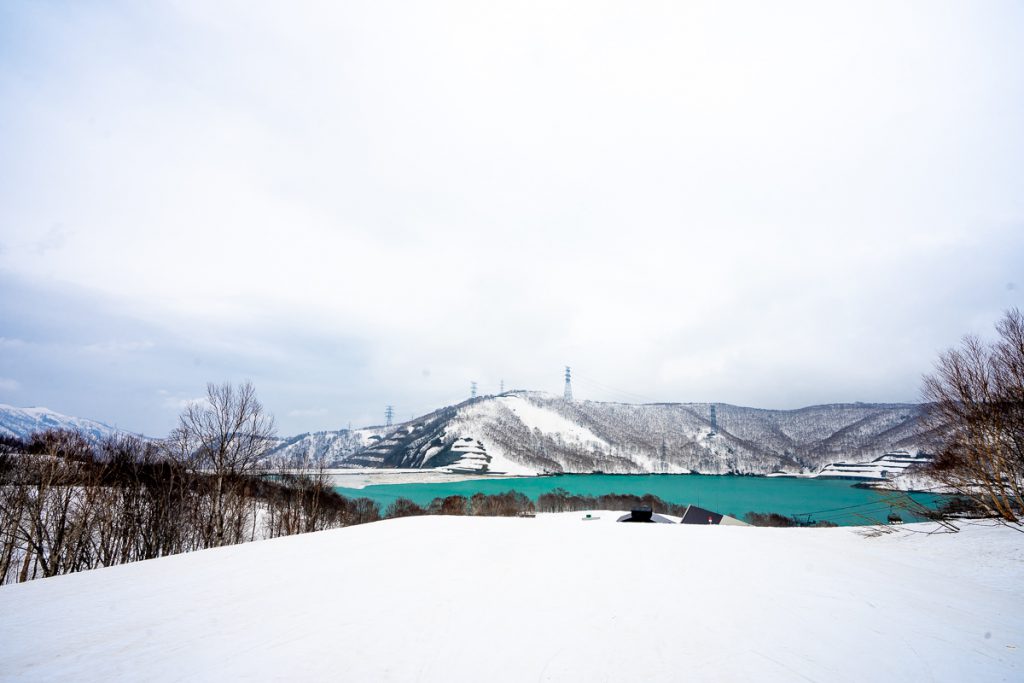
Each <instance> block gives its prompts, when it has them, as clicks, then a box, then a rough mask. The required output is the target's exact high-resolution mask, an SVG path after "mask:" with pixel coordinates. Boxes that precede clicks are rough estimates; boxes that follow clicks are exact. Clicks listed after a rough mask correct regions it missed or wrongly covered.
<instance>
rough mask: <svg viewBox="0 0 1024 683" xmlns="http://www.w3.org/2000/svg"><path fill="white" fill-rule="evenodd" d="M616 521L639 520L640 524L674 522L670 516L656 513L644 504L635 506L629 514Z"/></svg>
mask: <svg viewBox="0 0 1024 683" xmlns="http://www.w3.org/2000/svg"><path fill="white" fill-rule="evenodd" d="M615 521H616V522H634V523H636V522H638V523H640V524H651V523H652V522H653V523H655V524H672V520H671V519H669V518H668V517H664V516H662V515H658V514H655V513H654V511H653V510H651V508H650V507H648V506H647V505H642V506H640V507H638V508H634V509H633V510H631V511H630V512H629V514H628V515H622V516H621V517H619V518H618V519H617V520H615Z"/></svg>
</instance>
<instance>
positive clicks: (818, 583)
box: [0, 512, 1024, 681]
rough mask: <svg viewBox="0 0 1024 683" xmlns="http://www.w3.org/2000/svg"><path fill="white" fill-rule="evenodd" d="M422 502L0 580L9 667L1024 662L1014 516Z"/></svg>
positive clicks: (485, 676)
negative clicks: (542, 508) (741, 522)
mask: <svg viewBox="0 0 1024 683" xmlns="http://www.w3.org/2000/svg"><path fill="white" fill-rule="evenodd" d="M592 514H593V515H595V516H598V517H600V519H599V520H597V521H589V522H583V521H581V518H582V517H583V513H571V514H563V515H541V516H539V517H537V518H535V519H504V518H480V517H420V518H405V519H399V520H390V521H385V522H379V523H375V524H368V525H363V526H357V527H350V528H346V529H338V530H334V531H326V532H321V533H316V534H308V535H304V536H292V537H287V538H280V539H275V540H271V541H261V542H256V543H249V544H245V545H241V546H234V547H229V548H221V549H216V550H207V551H202V552H196V553H191V554H188V555H179V556H175V557H168V558H163V559H159V560H152V561H148V562H140V563H136V564H129V565H122V566H119V567H113V568H110V569H101V570H96V571H92V572H84V573H81V574H72V575H69V576H62V577H57V578H53V579H42V580H37V581H32V582H29V583H25V584H16V585H10V586H4V587H0V679H5V680H19V681H21V680H74V681H83V680H111V679H119V680H132V681H137V680H147V681H149V680H182V679H184V680H216V681H221V680H237V679H248V680H351V681H381V680H393V681H410V680H420V681H523V680H531V681H532V680H538V681H544V680H553V681H621V680H644V681H649V680H656V681H679V680H705V681H794V680H814V681H868V680H870V681H932V680H934V681H965V680H979V681H998V680H1006V681H1020V680H1024V588H1022V586H1024V582H1022V580H1021V579H1022V578H1024V534H1022V533H1019V532H1016V531H1013V530H1010V529H1006V528H1000V527H993V526H984V525H968V526H965V528H964V530H963V532H962V533H959V534H934V535H927V534H925V533H922V532H924V531H928V530H933V529H935V528H936V527H934V526H931V525H908V526H906V527H904V528H902V529H899V530H898V531H896V532H895V533H891V534H884V535H880V536H876V537H869V536H868V533H869V532H870V530H866V529H846V528H837V529H759V528H744V527H722V526H707V527H705V526H685V525H671V524H650V525H644V524H614V523H612V520H614V519H615V518H616V517H617V516H618V515H619V513H617V512H596V513H592Z"/></svg>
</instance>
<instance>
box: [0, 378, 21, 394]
mask: <svg viewBox="0 0 1024 683" xmlns="http://www.w3.org/2000/svg"><path fill="white" fill-rule="evenodd" d="M20 388H21V383H19V382H18V380H16V379H10V378H8V377H0V391H17V390H18V389H20Z"/></svg>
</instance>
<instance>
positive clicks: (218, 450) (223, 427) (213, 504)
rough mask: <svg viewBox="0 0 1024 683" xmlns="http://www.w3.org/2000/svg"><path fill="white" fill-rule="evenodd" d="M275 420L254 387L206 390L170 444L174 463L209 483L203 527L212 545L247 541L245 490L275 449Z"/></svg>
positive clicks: (211, 386)
mask: <svg viewBox="0 0 1024 683" xmlns="http://www.w3.org/2000/svg"><path fill="white" fill-rule="evenodd" d="M275 435H276V430H275V427H274V418H273V417H272V416H271V415H269V414H268V413H266V412H264V410H263V405H262V404H261V403H260V402H259V400H258V399H257V398H256V389H255V388H253V385H252V383H251V382H243V383H242V384H240V385H238V386H237V387H236V386H234V385H232V384H231V383H229V382H225V383H224V384H220V385H218V384H213V383H210V384H208V385H206V399H205V400H203V401H200V402H196V403H191V404H189V405H188V406H187V407H186V408H185V410H184V411H182V413H181V416H180V417H179V420H178V427H177V428H175V429H174V431H173V432H172V433H171V435H170V438H169V439H168V443H169V447H170V448H171V449H172V453H173V455H174V457H175V458H176V459H178V460H179V461H181V462H186V463H189V464H190V465H191V466H192V467H193V468H195V469H196V470H198V471H200V472H202V473H204V474H208V475H210V477H211V480H212V481H211V483H212V487H213V490H212V491H211V492H210V502H209V511H208V512H207V514H206V523H205V524H204V525H203V529H204V534H205V536H206V539H205V540H206V541H207V544H208V545H214V546H219V545H225V544H227V543H237V542H240V541H242V540H244V529H245V527H246V525H247V522H248V516H247V515H246V510H245V509H244V500H243V496H242V495H241V493H242V491H241V488H242V487H243V486H244V485H245V481H244V480H245V478H246V477H247V475H251V474H252V473H253V471H254V470H255V469H256V468H257V465H258V464H259V462H260V460H261V459H262V458H263V457H264V456H265V455H266V453H267V451H268V450H269V449H270V448H271V446H272V445H273V443H274V437H275Z"/></svg>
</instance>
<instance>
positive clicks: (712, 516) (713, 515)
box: [679, 505, 750, 526]
mask: <svg viewBox="0 0 1024 683" xmlns="http://www.w3.org/2000/svg"><path fill="white" fill-rule="evenodd" d="M679 523H680V524H722V525H724V526H750V525H749V524H747V523H746V522H741V521H740V520H738V519H736V518H735V517H730V516H729V515H720V514H718V513H717V512H712V511H711V510H705V509H704V508H702V507H697V506H696V505H687V506H686V512H684V513H683V518H682V519H681V520H679Z"/></svg>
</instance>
